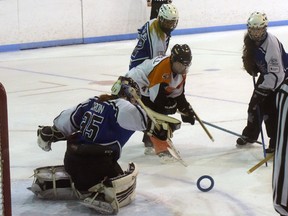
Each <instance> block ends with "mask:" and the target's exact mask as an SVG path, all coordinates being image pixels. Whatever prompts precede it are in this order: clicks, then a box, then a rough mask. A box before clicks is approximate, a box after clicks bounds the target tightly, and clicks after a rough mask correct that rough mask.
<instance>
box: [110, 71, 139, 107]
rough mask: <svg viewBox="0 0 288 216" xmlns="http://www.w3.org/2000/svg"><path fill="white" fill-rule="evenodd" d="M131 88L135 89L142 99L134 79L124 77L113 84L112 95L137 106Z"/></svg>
mask: <svg viewBox="0 0 288 216" xmlns="http://www.w3.org/2000/svg"><path fill="white" fill-rule="evenodd" d="M130 88H133V89H134V90H135V91H136V94H137V95H138V97H139V98H141V93H140V88H139V86H138V84H137V83H136V82H135V81H134V80H133V79H132V78H130V77H124V76H120V77H119V78H118V80H117V81H116V82H115V83H114V84H113V86H112V88H111V94H112V95H115V96H118V97H119V98H125V99H127V100H128V101H130V102H131V103H132V104H135V103H136V101H135V99H134V97H133V96H132V95H131V93H130V91H129V89H130Z"/></svg>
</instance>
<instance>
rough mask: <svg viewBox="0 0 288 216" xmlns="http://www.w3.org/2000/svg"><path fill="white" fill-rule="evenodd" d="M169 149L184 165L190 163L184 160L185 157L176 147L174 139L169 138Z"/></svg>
mask: <svg viewBox="0 0 288 216" xmlns="http://www.w3.org/2000/svg"><path fill="white" fill-rule="evenodd" d="M167 142H168V145H169V147H168V151H169V152H170V154H171V155H172V156H173V157H174V158H176V159H177V161H179V162H180V163H181V164H182V165H183V166H185V167H187V166H188V164H187V163H186V162H185V161H184V160H183V158H182V157H181V155H180V152H179V151H178V150H177V149H176V148H175V147H174V145H173V143H172V140H170V139H168V141H167Z"/></svg>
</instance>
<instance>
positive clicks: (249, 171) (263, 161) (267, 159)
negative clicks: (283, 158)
mask: <svg viewBox="0 0 288 216" xmlns="http://www.w3.org/2000/svg"><path fill="white" fill-rule="evenodd" d="M273 156H274V153H273V154H268V156H266V157H265V158H264V159H263V160H261V161H260V162H259V163H257V164H256V165H255V166H253V167H252V168H251V169H249V170H248V171H247V173H248V174H250V173H252V172H254V171H255V170H256V169H258V168H259V167H260V166H262V165H263V164H264V163H267V162H268V161H269V160H270V159H272V158H273Z"/></svg>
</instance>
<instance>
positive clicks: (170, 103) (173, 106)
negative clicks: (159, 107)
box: [164, 98, 177, 115]
mask: <svg viewBox="0 0 288 216" xmlns="http://www.w3.org/2000/svg"><path fill="white" fill-rule="evenodd" d="M164 109H165V114H166V115H171V114H175V113H176V111H177V102H176V100H174V99H173V98H167V101H166V103H165V105H164Z"/></svg>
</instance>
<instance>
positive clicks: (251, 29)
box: [247, 12, 268, 42]
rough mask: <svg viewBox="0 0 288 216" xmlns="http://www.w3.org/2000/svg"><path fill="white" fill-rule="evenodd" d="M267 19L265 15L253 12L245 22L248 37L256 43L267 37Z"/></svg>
mask: <svg viewBox="0 0 288 216" xmlns="http://www.w3.org/2000/svg"><path fill="white" fill-rule="evenodd" d="M267 26H268V19H267V16H266V14H265V13H260V12H253V13H252V14H251V15H250V17H249V18H248V21H247V27H248V35H249V37H250V38H251V39H252V40H253V41H256V42H260V41H262V40H264V39H265V37H266V35H267Z"/></svg>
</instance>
